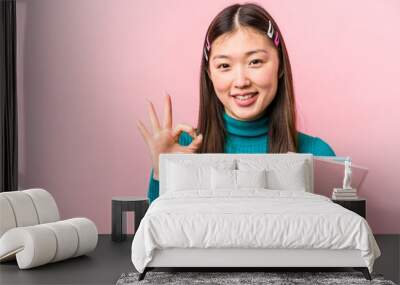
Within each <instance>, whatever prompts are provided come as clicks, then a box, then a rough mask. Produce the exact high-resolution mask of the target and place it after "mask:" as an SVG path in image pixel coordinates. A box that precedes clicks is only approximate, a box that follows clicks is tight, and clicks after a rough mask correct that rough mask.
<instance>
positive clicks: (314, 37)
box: [17, 0, 400, 234]
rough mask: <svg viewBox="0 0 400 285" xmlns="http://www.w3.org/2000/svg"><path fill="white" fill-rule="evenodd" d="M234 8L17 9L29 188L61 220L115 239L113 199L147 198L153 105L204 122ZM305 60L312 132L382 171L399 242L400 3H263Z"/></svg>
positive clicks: (49, 3) (44, 3) (52, 3)
mask: <svg viewBox="0 0 400 285" xmlns="http://www.w3.org/2000/svg"><path fill="white" fill-rule="evenodd" d="M232 3H235V1H201V2H200V1H177V0H170V1H161V0H158V1H151V2H149V1H145V0H136V1H130V0H119V1H105V0H86V1H65V0H35V1H28V0H17V18H18V23H17V24H18V80H19V81H18V104H19V126H20V128H19V132H20V133H19V139H20V142H19V151H20V158H19V163H20V165H19V168H20V174H19V177H20V187H21V189H26V188H31V187H42V188H44V189H47V190H48V191H50V192H51V193H52V194H53V196H54V198H55V199H56V201H57V203H58V206H59V208H60V214H61V216H62V218H72V217H79V216H83V217H88V218H90V219H91V220H93V221H94V222H95V223H96V225H97V227H98V229H99V233H110V232H111V198H112V197H113V196H128V195H132V196H143V197H145V196H146V192H147V187H148V181H149V176H150V167H151V160H150V155H149V153H148V149H147V146H146V145H145V143H144V141H143V139H142V137H141V136H140V133H139V132H138V130H137V127H136V121H137V120H138V119H140V120H142V121H143V122H144V123H146V124H147V126H148V128H149V129H150V123H149V119H148V115H147V101H146V99H149V100H151V101H152V102H153V103H154V105H155V107H156V108H157V111H158V113H159V115H160V117H161V118H162V117H163V96H164V94H163V90H167V91H169V93H170V94H171V96H172V104H173V105H172V107H173V116H174V117H173V123H174V124H177V123H185V124H190V125H193V126H194V125H196V123H197V111H198V101H199V100H198V94H199V93H198V92H199V91H198V90H199V87H198V78H199V66H200V60H201V56H202V43H203V38H204V35H205V32H206V29H207V27H208V24H209V22H210V21H211V20H212V18H213V17H214V16H215V15H216V13H218V12H219V11H220V10H221V9H223V8H224V7H226V6H227V5H230V4H232ZM257 3H259V4H261V5H263V6H264V7H265V8H266V9H267V10H268V11H269V12H270V13H271V14H272V15H273V16H274V18H275V19H276V21H277V22H278V24H279V26H280V28H281V30H282V33H283V36H284V38H285V41H286V45H287V47H288V50H289V56H290V59H291V63H292V69H293V76H294V83H295V90H296V98H297V106H298V114H299V118H298V120H299V121H298V122H299V128H300V131H302V132H305V133H307V134H310V135H313V136H319V137H321V138H322V139H324V140H326V141H327V142H328V143H329V144H330V145H331V146H332V148H333V149H334V150H335V152H336V154H337V155H338V156H347V155H349V156H351V157H352V159H353V162H354V163H356V164H358V165H363V166H366V167H368V168H369V174H368V176H367V178H366V181H365V182H364V185H363V188H362V189H361V190H360V192H359V195H360V196H362V197H365V198H367V220H368V222H369V224H370V225H371V228H372V229H373V232H374V233H381V234H383V233H387V234H388V233H400V223H399V222H398V219H399V217H400V191H399V190H398V188H399V187H398V184H399V182H398V180H397V178H398V176H399V175H398V173H399V171H400V149H399V147H398V141H399V139H400V134H399V127H398V121H399V120H400V112H397V108H398V106H399V103H400V100H399V95H400V88H399V85H398V84H397V81H398V77H399V72H398V66H400V57H399V56H398V51H399V50H400V38H399V37H398V36H397V35H398V31H397V27H399V26H400V3H399V2H398V1H394V0H393V1H390V0H387V1H369V0H368V1H366V0H355V1H351V2H349V1H344V0H340V1H329V2H328V1H317V0H306V1H301V2H295V1H290V0H282V1H257Z"/></svg>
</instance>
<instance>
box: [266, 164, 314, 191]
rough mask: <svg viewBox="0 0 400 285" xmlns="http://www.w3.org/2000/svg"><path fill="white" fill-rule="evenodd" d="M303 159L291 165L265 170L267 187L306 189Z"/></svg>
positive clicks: (306, 180) (305, 170) (306, 176)
mask: <svg viewBox="0 0 400 285" xmlns="http://www.w3.org/2000/svg"><path fill="white" fill-rule="evenodd" d="M307 173H308V172H307V164H306V162H305V161H303V162H301V163H296V164H292V166H291V167H282V168H275V169H270V170H269V171H268V172H267V181H268V189H273V190H293V191H307V187H308V175H307Z"/></svg>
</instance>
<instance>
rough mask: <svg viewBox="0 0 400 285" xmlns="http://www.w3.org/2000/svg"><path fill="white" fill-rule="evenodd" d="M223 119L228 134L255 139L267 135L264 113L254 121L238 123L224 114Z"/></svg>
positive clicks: (266, 119) (266, 121)
mask: <svg viewBox="0 0 400 285" xmlns="http://www.w3.org/2000/svg"><path fill="white" fill-rule="evenodd" d="M223 119H224V124H225V128H226V130H227V132H228V133H229V134H233V135H237V136H243V137H256V136H260V135H265V134H267V133H268V125H267V124H268V117H267V115H266V113H265V114H264V115H263V116H262V117H260V118H258V119H255V120H251V121H240V120H238V119H235V118H233V117H231V116H229V115H228V114H227V113H226V112H224V113H223Z"/></svg>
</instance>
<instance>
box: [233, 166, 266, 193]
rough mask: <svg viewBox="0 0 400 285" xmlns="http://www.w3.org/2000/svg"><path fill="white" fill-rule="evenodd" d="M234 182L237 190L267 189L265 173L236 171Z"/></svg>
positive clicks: (264, 171) (261, 171) (263, 171)
mask: <svg viewBox="0 0 400 285" xmlns="http://www.w3.org/2000/svg"><path fill="white" fill-rule="evenodd" d="M236 182H237V187H238V188H267V171H266V170H265V169H260V170H236Z"/></svg>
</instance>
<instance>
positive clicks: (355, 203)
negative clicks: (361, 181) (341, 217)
mask: <svg viewBox="0 0 400 285" xmlns="http://www.w3.org/2000/svg"><path fill="white" fill-rule="evenodd" d="M332 202H334V203H336V204H339V205H340V206H342V207H344V208H346V209H348V210H350V211H353V212H354V213H357V214H359V215H360V216H361V217H363V218H364V219H366V204H367V200H366V199H363V198H358V199H354V200H340V199H332Z"/></svg>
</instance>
